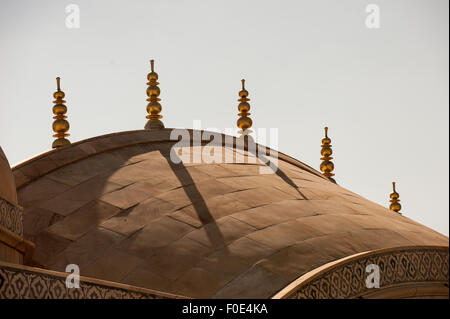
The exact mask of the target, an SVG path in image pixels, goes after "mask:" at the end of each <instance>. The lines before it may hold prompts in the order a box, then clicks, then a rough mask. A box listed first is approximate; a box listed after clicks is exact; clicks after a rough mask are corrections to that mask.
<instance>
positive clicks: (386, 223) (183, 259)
mask: <svg viewBox="0 0 450 319" xmlns="http://www.w3.org/2000/svg"><path fill="white" fill-rule="evenodd" d="M170 132H171V130H170V129H162V130H159V131H148V130H139V131H130V132H122V133H115V134H109V135H104V136H99V137H95V138H91V139H87V140H84V141H80V142H77V143H73V144H72V145H69V146H67V147H63V148H60V149H56V150H52V151H49V152H47V153H44V154H41V155H39V156H37V157H35V158H33V159H30V160H28V161H26V162H24V163H21V164H19V165H17V166H16V167H14V168H13V173H14V177H15V180H16V183H17V189H18V198H19V204H20V205H21V206H23V207H24V236H25V238H26V239H28V240H30V241H32V242H34V243H35V244H36V249H35V252H34V255H33V264H34V265H37V266H40V267H43V268H46V269H50V270H56V271H65V267H66V265H67V264H77V265H79V267H80V270H81V275H82V276H88V277H94V278H99V279H105V280H110V281H114V282H119V283H124V284H129V285H133V286H138V287H143V288H149V289H155V290H159V291H163V292H167V293H173V294H177V295H183V296H187V297H195V298H198V297H201V298H269V297H272V296H274V295H276V294H277V293H279V292H280V291H282V290H283V289H285V288H286V287H287V286H288V285H290V284H292V283H293V282H295V281H296V280H298V279H299V278H301V277H302V276H304V275H307V274H309V273H311V272H312V271H314V270H315V269H318V268H320V267H324V265H327V264H329V263H333V262H336V261H337V260H341V259H345V258H348V257H349V256H358V254H367V253H368V252H374V251H377V252H378V251H386V250H390V249H397V250H398V249H400V248H401V249H403V250H402V251H404V250H405V249H408V248H415V247H425V246H426V247H444V248H445V247H447V248H446V249H447V268H446V269H447V280H448V243H449V242H448V238H447V237H446V236H443V235H441V234H439V233H437V232H435V231H433V230H431V229H429V228H427V227H425V226H423V225H421V224H418V223H416V222H414V221H412V220H410V219H409V218H407V217H405V216H402V215H400V214H397V213H394V212H392V211H390V210H388V209H387V208H385V207H382V206H380V205H378V204H376V203H373V202H371V201H369V200H367V199H365V198H363V197H361V196H359V195H357V194H355V193H353V192H351V191H349V190H347V189H345V188H343V187H341V186H339V185H336V184H334V183H332V182H330V181H329V180H328V179H326V178H324V177H323V176H322V175H321V174H320V173H319V172H318V171H316V170H314V169H313V168H311V167H309V166H307V165H305V164H303V163H301V162H300V161H298V160H296V159H294V158H291V157H289V156H287V155H284V154H281V153H279V154H278V161H279V162H278V168H279V169H278V170H277V171H276V172H275V173H274V174H260V168H261V167H264V166H265V164H263V163H261V162H256V163H236V162H233V161H225V162H223V163H206V162H205V161H201V162H196V163H192V162H182V163H179V164H175V163H173V162H172V161H171V160H170V152H171V148H172V146H173V145H174V143H176V141H174V140H171V139H170ZM189 132H190V134H191V136H192V133H193V132H194V131H192V130H190V131H189ZM208 141H209V140H205V141H203V143H202V144H205V143H207V142H208ZM220 147H221V149H222V150H223V154H228V155H223V156H225V157H226V156H231V157H233V156H236V154H243V156H244V157H245V158H250V157H252V154H250V153H248V152H243V151H239V150H235V149H233V148H231V147H229V145H225V144H221V145H220ZM186 148H187V149H189V150H190V152H191V155H192V156H195V155H196V154H197V155H198V154H200V153H201V152H202V150H203V149H204V145H201V146H187V147H186ZM226 151H228V152H226ZM230 154H231V155H230ZM2 155H3V154H2ZM2 158H3V157H2ZM225 159H227V158H225ZM2 163H3V162H2ZM2 165H3V164H2ZM3 171H4V170H1V172H2V174H4V173H3ZM6 175H7V176H8V183H10V175H8V174H6ZM8 185H9V186H8V187H7V189H6V191H5V190H3V189H2V194H3V193H4V192H5V194H6V195H5V196H9V198H13V197H11V196H12V195H13V194H12V192H11V191H12V189H11V186H10V185H11V184H8ZM12 185H13V184H12ZM2 196H3V195H2ZM397 250H396V251H397ZM391 255H392V254H391ZM441 268H442V267H441ZM443 269H445V267H443ZM447 289H448V288H447Z"/></svg>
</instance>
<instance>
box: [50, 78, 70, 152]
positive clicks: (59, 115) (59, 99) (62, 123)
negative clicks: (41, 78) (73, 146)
mask: <svg viewBox="0 0 450 319" xmlns="http://www.w3.org/2000/svg"><path fill="white" fill-rule="evenodd" d="M56 86H57V91H56V92H55V93H53V97H54V98H55V99H56V100H55V101H53V103H55V105H54V106H53V114H55V116H54V117H53V118H54V119H55V121H54V122H53V131H54V132H55V133H56V134H55V135H53V137H56V138H57V139H56V140H54V141H53V144H52V148H58V147H62V146H66V145H70V141H69V140H68V139H66V138H65V137H66V136H69V135H70V134H67V133H66V132H67V131H68V130H69V127H70V125H69V122H67V121H66V120H65V119H66V118H67V116H65V115H64V114H66V113H67V106H65V105H64V103H65V102H66V101H64V100H63V99H64V96H65V94H64V92H63V91H61V87H60V78H59V77H57V78H56Z"/></svg>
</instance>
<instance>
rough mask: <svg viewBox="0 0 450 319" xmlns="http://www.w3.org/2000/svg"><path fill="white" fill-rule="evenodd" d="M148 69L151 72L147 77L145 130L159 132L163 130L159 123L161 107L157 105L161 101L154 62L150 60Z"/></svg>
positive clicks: (161, 123) (162, 125)
mask: <svg viewBox="0 0 450 319" xmlns="http://www.w3.org/2000/svg"><path fill="white" fill-rule="evenodd" d="M150 68H151V72H150V73H149V74H148V75H147V80H148V82H147V85H148V87H147V96H148V99H147V101H148V102H149V103H148V104H147V113H148V115H147V116H146V118H147V119H148V121H147V124H145V129H147V130H159V129H162V128H164V124H163V122H161V120H160V119H161V118H162V115H160V114H159V113H161V110H162V106H161V104H160V103H159V101H161V99H160V98H159V94H160V90H159V87H158V84H159V82H158V81H157V80H158V73H156V72H155V61H154V60H150Z"/></svg>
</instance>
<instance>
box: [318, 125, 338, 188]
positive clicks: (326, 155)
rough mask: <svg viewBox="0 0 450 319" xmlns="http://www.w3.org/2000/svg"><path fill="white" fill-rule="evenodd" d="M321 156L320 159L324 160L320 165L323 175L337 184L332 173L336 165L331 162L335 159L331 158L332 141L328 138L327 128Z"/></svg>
mask: <svg viewBox="0 0 450 319" xmlns="http://www.w3.org/2000/svg"><path fill="white" fill-rule="evenodd" d="M320 154H321V155H322V157H321V158H320V159H321V160H322V163H320V170H321V171H322V174H323V175H324V176H325V177H326V178H328V179H329V180H330V181H332V182H333V183H336V181H335V180H334V179H333V178H332V177H333V176H334V174H333V173H332V171H333V170H334V164H333V162H332V161H331V160H332V159H333V157H331V155H332V154H333V150H332V149H331V139H330V138H329V137H328V127H325V138H323V139H322V150H321V151H320Z"/></svg>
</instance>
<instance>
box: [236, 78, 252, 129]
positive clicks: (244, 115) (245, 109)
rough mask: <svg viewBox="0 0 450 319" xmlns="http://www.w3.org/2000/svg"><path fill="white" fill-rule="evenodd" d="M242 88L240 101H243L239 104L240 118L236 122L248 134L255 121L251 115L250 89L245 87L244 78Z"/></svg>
mask: <svg viewBox="0 0 450 319" xmlns="http://www.w3.org/2000/svg"><path fill="white" fill-rule="evenodd" d="M241 81H242V90H241V91H240V92H239V99H238V101H239V102H241V103H239V105H238V110H239V113H238V116H240V117H239V119H238V120H237V122H236V124H237V126H238V127H239V128H240V129H241V130H242V133H244V135H246V133H247V134H248V133H249V132H250V131H249V128H250V127H252V125H253V122H252V119H251V118H250V117H249V115H250V113H249V111H250V104H248V101H250V99H249V98H247V97H248V91H247V90H246V89H245V80H244V79H242V80H241Z"/></svg>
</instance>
